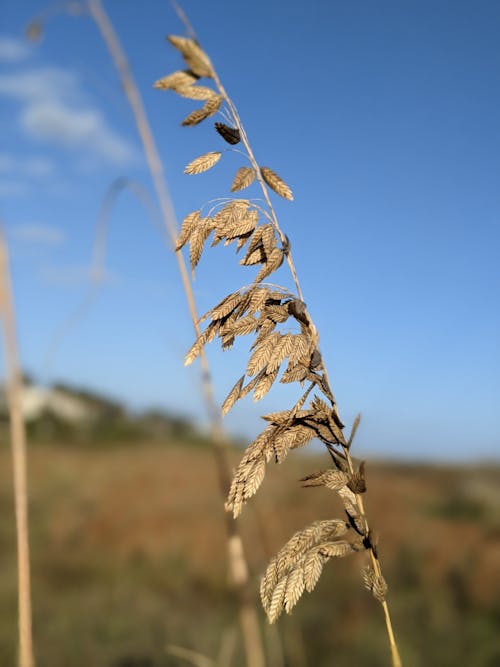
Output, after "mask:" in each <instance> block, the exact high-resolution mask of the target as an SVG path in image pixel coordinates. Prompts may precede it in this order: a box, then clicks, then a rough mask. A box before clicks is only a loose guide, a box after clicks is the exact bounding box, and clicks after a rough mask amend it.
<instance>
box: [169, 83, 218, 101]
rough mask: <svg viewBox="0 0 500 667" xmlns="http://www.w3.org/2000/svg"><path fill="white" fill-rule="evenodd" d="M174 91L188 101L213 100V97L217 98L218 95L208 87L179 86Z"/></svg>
mask: <svg viewBox="0 0 500 667" xmlns="http://www.w3.org/2000/svg"><path fill="white" fill-rule="evenodd" d="M174 91H175V92H176V93H177V94H178V95H180V96H181V97H185V98H187V99H188V100H211V99H212V97H216V96H217V93H216V92H215V91H214V90H212V89H211V88H207V86H192V85H186V86H178V87H176V88H174Z"/></svg>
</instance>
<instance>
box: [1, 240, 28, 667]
mask: <svg viewBox="0 0 500 667" xmlns="http://www.w3.org/2000/svg"><path fill="white" fill-rule="evenodd" d="M0 318H1V320H2V329H3V338H4V351H5V352H4V353H5V366H6V375H7V401H8V409H9V418H10V441H11V448H12V464H13V474H14V502H15V514H16V534H17V569H18V614H19V666H20V667H34V664H35V661H34V657H33V636H32V612H31V583H30V548H29V531H28V481H27V464H26V432H25V428H24V420H23V415H22V407H21V406H22V389H23V382H22V375H21V370H20V367H19V358H18V351H17V339H16V323H15V316H14V305H13V298H12V286H11V280H10V271H9V258H8V252H7V245H6V243H5V240H4V238H3V234H0Z"/></svg>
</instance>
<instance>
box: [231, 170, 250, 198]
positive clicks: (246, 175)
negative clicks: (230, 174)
mask: <svg viewBox="0 0 500 667" xmlns="http://www.w3.org/2000/svg"><path fill="white" fill-rule="evenodd" d="M254 181H255V170H254V169H252V168H251V167H240V168H239V169H238V171H237V172H236V176H235V177H234V181H233V184H232V185H231V192H237V191H238V190H244V189H245V188H248V186H249V185H252V183H253V182H254Z"/></svg>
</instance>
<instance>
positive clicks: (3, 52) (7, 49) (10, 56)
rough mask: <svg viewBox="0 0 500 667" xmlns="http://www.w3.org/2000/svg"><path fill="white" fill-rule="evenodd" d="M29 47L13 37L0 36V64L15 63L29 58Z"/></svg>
mask: <svg viewBox="0 0 500 667" xmlns="http://www.w3.org/2000/svg"><path fill="white" fill-rule="evenodd" d="M30 51H31V50H30V47H29V46H28V44H26V42H24V41H22V40H21V39H15V38H14V37H7V36H6V35H0V62H9V63H15V62H19V61H21V60H26V58H29V56H30V55H31V54H30Z"/></svg>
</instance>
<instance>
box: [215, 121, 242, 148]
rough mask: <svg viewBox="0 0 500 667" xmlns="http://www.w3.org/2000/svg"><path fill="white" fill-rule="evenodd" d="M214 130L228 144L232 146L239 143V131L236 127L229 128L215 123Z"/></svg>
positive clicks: (223, 124)
mask: <svg viewBox="0 0 500 667" xmlns="http://www.w3.org/2000/svg"><path fill="white" fill-rule="evenodd" d="M215 129H216V130H217V132H218V133H219V134H220V136H221V137H222V138H223V139H224V141H227V143H228V144H231V145H232V146H234V145H235V144H239V142H240V141H241V137H240V131H239V130H238V128H236V127H229V125H226V124H225V123H215Z"/></svg>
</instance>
